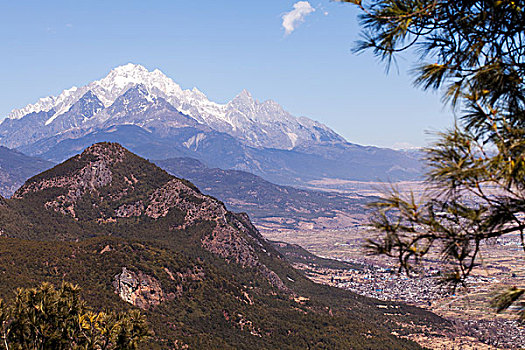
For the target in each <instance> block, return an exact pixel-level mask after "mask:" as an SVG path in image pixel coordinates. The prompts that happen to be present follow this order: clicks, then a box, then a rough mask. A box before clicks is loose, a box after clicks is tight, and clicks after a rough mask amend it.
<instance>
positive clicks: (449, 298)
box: [262, 226, 525, 349]
mask: <svg viewBox="0 0 525 350" xmlns="http://www.w3.org/2000/svg"><path fill="white" fill-rule="evenodd" d="M262 233H263V235H265V237H266V238H268V239H270V240H276V241H282V242H286V243H291V244H298V245H299V246H301V247H303V248H305V249H306V250H308V251H309V252H311V253H313V254H315V255H318V256H321V257H326V258H330V259H337V260H341V261H347V262H350V263H352V264H355V265H356V266H362V268H359V269H352V268H348V269H341V268H333V267H332V266H328V267H326V266H324V267H323V266H320V265H319V264H309V263H296V264H295V267H296V268H298V269H300V270H302V271H304V273H305V274H306V275H307V276H308V277H310V278H311V279H312V280H314V281H316V282H320V283H324V284H329V285H333V286H337V287H339V288H343V289H348V290H352V291H354V292H356V293H358V294H361V295H364V296H368V297H373V298H377V299H380V300H395V301H401V302H404V303H407V304H411V305H415V306H419V307H422V308H425V309H428V310H430V311H432V312H434V313H436V314H438V315H440V316H443V317H445V318H447V319H449V320H451V321H452V322H453V323H454V324H455V325H456V326H457V329H458V332H459V333H460V334H464V336H462V337H456V339H428V338H426V339H425V338H422V337H419V338H418V337H417V336H414V337H413V338H412V340H417V341H418V342H420V344H422V345H423V346H426V347H430V348H433V349H469V348H470V349H520V348H524V347H525V328H524V327H520V326H519V324H518V323H517V322H516V320H515V318H514V316H513V315H511V314H501V315H496V314H495V312H494V310H492V309H490V307H489V306H488V301H489V299H490V297H491V295H492V294H493V293H494V292H495V291H497V290H499V289H501V288H504V287H509V286H513V285H524V284H525V256H524V255H523V250H522V248H521V247H520V241H519V237H518V236H516V237H508V238H506V239H505V240H498V241H495V242H492V244H491V245H485V246H484V247H483V251H482V258H483V259H482V264H481V266H480V267H478V268H477V269H476V270H475V271H474V273H473V274H472V277H470V278H469V281H468V288H467V289H463V290H461V291H458V292H456V294H452V293H451V292H450V291H449V290H447V289H444V288H443V287H441V286H440V285H439V284H438V283H437V277H436V273H437V263H438V260H437V259H435V260H432V259H429V260H427V261H425V267H424V269H422V271H421V272H420V273H419V275H418V276H416V277H414V278H408V277H406V276H404V275H399V274H397V273H396V271H397V266H396V262H395V261H392V260H389V259H387V258H384V257H376V256H369V255H367V254H366V252H365V251H364V250H363V248H362V245H363V243H364V240H365V239H366V237H371V236H373V235H374V232H371V231H370V230H369V229H368V228H367V227H364V226H357V227H353V228H349V229H344V230H324V231H323V230H310V231H308V230H303V231H297V230H289V231H286V230H280V231H276V230H263V231H262Z"/></svg>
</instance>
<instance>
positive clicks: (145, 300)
mask: <svg viewBox="0 0 525 350" xmlns="http://www.w3.org/2000/svg"><path fill="white" fill-rule="evenodd" d="M113 287H114V288H115V293H117V294H118V295H119V296H120V298H121V299H122V300H124V301H126V302H128V303H130V304H132V305H135V306H136V307H138V308H141V309H143V310H148V309H150V308H151V307H153V306H156V305H159V304H160V303H162V302H163V301H164V300H166V298H167V297H169V296H166V293H164V291H163V290H162V288H161V285H160V282H159V281H158V280H157V279H156V278H154V277H151V276H149V275H146V274H144V273H142V272H141V271H139V272H138V273H135V272H133V271H131V270H128V269H127V268H125V267H123V268H122V272H121V273H119V274H118V275H116V276H115V278H114V281H113Z"/></svg>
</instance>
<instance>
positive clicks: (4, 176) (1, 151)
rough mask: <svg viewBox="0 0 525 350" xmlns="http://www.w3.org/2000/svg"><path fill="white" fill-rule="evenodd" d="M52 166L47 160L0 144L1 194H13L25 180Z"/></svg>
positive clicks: (5, 195) (7, 195)
mask: <svg viewBox="0 0 525 350" xmlns="http://www.w3.org/2000/svg"><path fill="white" fill-rule="evenodd" d="M52 166H53V163H51V162H48V161H46V160H43V159H40V158H35V157H29V156H26V155H25V154H23V153H20V152H18V151H15V150H12V149H9V148H6V147H3V146H0V195H2V196H4V197H9V196H11V195H12V194H13V193H14V192H15V191H16V190H17V189H18V188H19V187H20V186H22V184H23V183H24V181H25V180H27V179H28V178H30V177H31V176H33V175H36V174H38V173H40V172H42V171H44V170H46V169H49V168H51V167H52Z"/></svg>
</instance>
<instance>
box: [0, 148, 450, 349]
mask: <svg viewBox="0 0 525 350" xmlns="http://www.w3.org/2000/svg"><path fill="white" fill-rule="evenodd" d="M0 218H1V220H0V229H1V230H2V232H3V237H2V238H0V271H2V273H0V296H1V297H3V298H4V299H6V300H8V301H9V300H10V298H12V297H13V295H12V290H13V289H14V288H16V287H33V286H35V285H36V284H38V283H40V282H43V281H47V282H50V283H53V284H55V285H59V284H60V283H61V282H62V281H69V282H72V283H76V284H78V285H79V286H80V287H81V288H82V296H83V297H84V299H85V300H86V301H87V302H88V303H89V305H92V306H93V308H94V310H95V311H96V310H102V309H104V308H110V309H111V310H114V311H115V312H119V311H126V310H130V309H137V308H140V309H142V310H143V313H144V314H145V316H146V317H147V321H148V322H149V324H150V328H151V329H152V331H153V332H154V334H153V336H152V337H151V338H150V340H149V343H148V345H147V347H148V348H166V347H170V348H181V347H183V346H184V345H189V346H190V348H207V349H214V348H220V349H228V348H242V349H255V348H269V349H271V348H273V349H287V348H288V349H295V348H297V349H304V348H308V347H317V348H329V349H349V348H353V349H384V348H385V346H386V347H388V348H390V349H412V348H413V349H417V348H419V346H418V345H417V344H415V343H413V342H411V341H408V340H405V339H401V338H399V337H397V336H394V335H393V333H392V332H397V333H396V334H400V335H403V334H408V333H419V332H422V331H421V329H422V328H420V326H425V328H424V329H426V331H425V332H429V333H432V332H441V331H442V330H443V329H446V328H447V327H448V324H447V323H446V322H445V321H444V320H442V319H440V318H439V317H437V316H435V315H433V314H431V313H428V312H425V311H423V310H421V309H418V308H415V307H409V306H405V305H400V304H395V303H386V302H380V303H379V302H378V301H375V300H372V299H368V298H364V297H360V296H357V295H355V294H353V293H349V292H346V291H343V290H337V289H334V288H330V287H327V286H321V285H316V284H314V283H313V282H311V281H309V280H308V279H306V278H305V277H304V276H303V275H302V274H301V273H300V272H298V271H296V270H294V269H293V268H291V267H290V265H289V264H288V263H287V262H286V261H285V259H284V258H283V257H282V256H281V254H280V253H278V252H277V251H276V250H275V249H274V248H273V247H272V245H271V244H270V243H269V242H267V241H266V240H265V239H264V238H263V237H262V236H261V235H260V234H259V233H258V232H257V230H256V229H255V228H254V227H253V225H252V224H251V223H250V221H249V219H248V217H247V216H246V215H243V214H234V213H232V212H229V211H227V210H226V209H225V207H224V205H223V204H222V203H221V202H220V201H218V200H216V199H214V198H212V197H208V196H205V195H203V194H201V193H200V191H199V190H198V189H197V188H196V187H195V186H194V185H192V184H191V183H189V182H187V181H185V180H180V179H177V178H174V177H172V176H170V175H168V174H167V173H166V172H164V171H163V170H161V169H159V168H157V167H156V166H155V165H153V164H151V163H149V162H148V161H146V160H144V159H142V158H140V157H138V156H136V155H134V154H132V153H130V152H129V151H127V150H125V149H124V148H122V147H121V146H119V145H117V144H108V143H104V144H96V145H94V146H92V147H90V148H88V149H87V150H86V151H84V152H83V153H82V154H81V155H79V156H76V157H74V158H72V159H70V160H68V161H66V162H65V163H62V164H60V165H58V166H56V167H54V168H53V169H50V170H48V171H46V172H44V173H42V174H40V175H37V176H35V177H33V178H31V179H30V180H28V181H27V182H26V184H25V185H24V186H22V187H21V188H20V189H19V190H18V191H17V192H16V193H15V195H14V196H13V198H12V199H9V200H7V201H6V203H5V204H3V205H2V206H0ZM379 304H380V305H382V306H381V308H380V307H378V305H379ZM385 307H386V308H392V309H395V312H385V310H384V308H385ZM408 324H412V325H413V326H406V325H408Z"/></svg>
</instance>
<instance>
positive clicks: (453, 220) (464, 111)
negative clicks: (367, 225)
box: [341, 0, 525, 321]
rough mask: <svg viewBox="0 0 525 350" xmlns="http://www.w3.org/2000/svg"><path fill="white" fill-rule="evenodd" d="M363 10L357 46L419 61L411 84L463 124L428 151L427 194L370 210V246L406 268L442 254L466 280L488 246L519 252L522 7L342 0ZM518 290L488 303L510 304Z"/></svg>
mask: <svg viewBox="0 0 525 350" xmlns="http://www.w3.org/2000/svg"><path fill="white" fill-rule="evenodd" d="M341 1H342V2H348V3H353V4H355V5H357V6H359V7H360V9H361V13H362V14H361V17H360V20H361V24H362V28H363V33H362V34H363V40H362V41H360V42H359V43H358V46H357V48H356V51H363V50H371V51H372V52H373V53H374V54H375V55H376V56H377V57H379V58H380V59H382V60H384V61H385V62H386V64H387V67H388V66H389V65H390V64H391V63H392V62H394V59H395V57H396V55H397V53H399V52H403V51H410V52H412V53H416V54H418V55H419V59H417V60H416V61H417V65H416V69H415V70H414V71H415V72H416V78H415V84H416V85H417V86H420V87H421V88H422V89H425V90H427V89H436V90H439V91H441V92H442V94H443V98H444V101H445V102H446V103H450V104H451V106H452V107H453V108H454V109H455V110H456V112H457V115H458V116H459V118H458V119H457V121H456V125H454V127H453V128H452V129H451V130H448V131H446V132H444V133H442V134H440V135H439V138H438V141H437V142H436V143H435V144H433V145H432V146H431V147H429V148H428V149H427V150H426V161H427V164H428V167H429V172H428V175H427V178H426V180H427V181H426V183H427V194H426V195H425V196H422V198H415V196H413V195H410V196H402V195H400V194H399V192H397V191H395V190H393V191H392V192H391V193H389V194H388V195H387V196H385V198H384V199H383V200H381V201H379V202H377V203H375V204H374V205H373V207H374V209H375V211H374V214H373V216H372V224H373V226H375V227H376V228H378V229H380V230H381V231H382V232H383V234H382V235H381V236H380V237H378V238H377V239H374V240H370V241H369V242H368V244H367V247H368V248H369V249H370V250H371V252H373V253H376V254H385V255H389V256H392V257H396V258H397V259H398V260H399V265H400V269H404V270H406V271H411V270H412V269H413V268H414V266H415V264H417V263H418V262H420V261H421V259H422V258H423V257H424V256H425V255H427V254H429V253H431V252H436V251H437V252H439V253H440V256H441V257H442V259H443V261H444V264H443V267H444V270H446V271H445V272H446V274H445V276H446V280H447V281H448V282H451V283H452V284H453V285H457V284H458V283H462V282H463V281H464V279H465V278H466V277H467V276H468V275H469V274H470V273H471V271H472V269H473V267H474V266H475V264H476V263H478V260H479V253H480V246H481V245H482V244H483V243H484V242H485V241H487V240H490V239H497V238H500V237H502V236H505V235H509V234H518V235H519V236H520V237H521V244H522V246H523V249H524V251H525V239H524V229H525V138H524V133H525V89H524V88H525V85H524V81H523V78H524V73H525V35H524V28H525V2H524V1H510V0H501V1H488V0H483V1H482V0H478V1H455V0H454V1H452V0H371V1H361V0H341ZM523 294H524V289H523V288H517V287H515V288H512V289H509V290H507V291H505V292H504V293H502V294H501V295H500V296H498V297H497V298H495V299H494V301H493V303H494V307H495V308H496V309H497V311H503V310H505V309H507V308H509V307H510V306H511V305H516V306H517V307H518V309H520V310H521V311H520V312H519V314H520V318H521V320H522V321H525V312H524V310H523V307H522V306H521V307H520V305H523V302H520V300H522V298H523Z"/></svg>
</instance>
